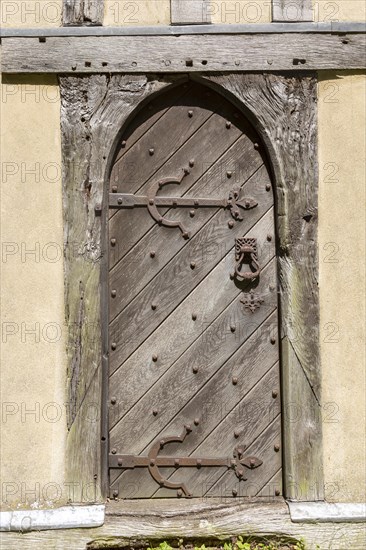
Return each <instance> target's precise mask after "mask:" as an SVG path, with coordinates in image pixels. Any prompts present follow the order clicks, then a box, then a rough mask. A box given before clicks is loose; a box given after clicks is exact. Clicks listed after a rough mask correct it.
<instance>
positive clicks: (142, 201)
mask: <svg viewBox="0 0 366 550" xmlns="http://www.w3.org/2000/svg"><path fill="white" fill-rule="evenodd" d="M185 175H186V174H185V173H184V172H183V174H182V176H181V177H180V178H164V179H161V180H159V181H157V182H155V183H153V184H152V185H151V186H150V188H149V190H148V192H147V195H133V194H129V193H110V194H109V206H110V207H112V208H135V207H138V206H147V209H148V211H149V213H150V215H151V217H152V218H153V219H154V220H155V221H156V222H157V223H158V224H159V225H163V226H165V227H179V229H180V230H181V232H182V234H183V237H184V238H185V239H188V238H189V237H190V233H189V231H187V229H186V228H185V226H184V225H183V224H182V222H180V221H174V220H167V219H165V218H164V217H163V216H161V215H160V214H159V211H158V209H157V207H158V206H165V207H169V208H177V207H188V208H201V207H211V208H227V209H229V210H230V213H231V215H232V217H233V218H234V219H235V220H240V221H241V220H242V219H243V218H242V216H241V215H240V210H239V208H242V209H243V210H249V209H250V208H254V207H255V206H257V205H258V203H257V201H256V200H254V199H252V198H250V197H242V198H241V197H240V195H241V189H240V187H238V188H235V189H232V191H230V193H229V196H228V198H227V199H225V198H224V199H219V198H195V197H192V198H190V197H157V192H158V191H159V189H161V188H162V187H164V185H168V184H170V183H176V184H180V183H181V182H182V180H183V178H184V176H185Z"/></svg>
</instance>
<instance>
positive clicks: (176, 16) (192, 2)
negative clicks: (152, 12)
mask: <svg viewBox="0 0 366 550" xmlns="http://www.w3.org/2000/svg"><path fill="white" fill-rule="evenodd" d="M170 20H171V23H172V25H187V24H200V23H211V11H210V6H209V0H170Z"/></svg>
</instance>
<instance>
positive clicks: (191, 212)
mask: <svg viewBox="0 0 366 550" xmlns="http://www.w3.org/2000/svg"><path fill="white" fill-rule="evenodd" d="M189 215H190V216H191V218H194V215H195V211H194V210H190V211H189Z"/></svg>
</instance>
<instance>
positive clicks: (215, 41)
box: [2, 33, 366, 74]
mask: <svg viewBox="0 0 366 550" xmlns="http://www.w3.org/2000/svg"><path fill="white" fill-rule="evenodd" d="M365 47H366V36H365V34H362V33H359V34H357V33H355V34H350V35H347V36H344V35H343V36H342V35H341V36H339V35H337V34H325V33H319V34H293V33H279V34H256V35H254V34H247V35H239V34H237V35H234V34H232V35H222V36H220V38H218V37H217V36H212V35H189V36H149V37H148V38H146V37H143V36H131V37H130V36H105V37H77V36H75V37H50V38H47V40H46V42H40V41H39V40H38V38H3V40H2V72H4V73H20V72H30V73H42V72H46V73H48V72H50V73H52V72H56V73H73V72H76V73H108V74H110V73H112V72H113V73H119V72H120V73H121V72H122V73H146V72H150V73H167V72H169V73H176V72H178V73H182V72H185V73H195V72H199V73H202V72H212V71H220V72H225V73H230V72H233V71H293V70H295V71H304V70H305V71H307V70H317V69H362V68H365V65H366V62H365Z"/></svg>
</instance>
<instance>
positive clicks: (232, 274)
mask: <svg viewBox="0 0 366 550" xmlns="http://www.w3.org/2000/svg"><path fill="white" fill-rule="evenodd" d="M234 277H235V273H234V272H233V271H232V272H231V273H230V279H234Z"/></svg>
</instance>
